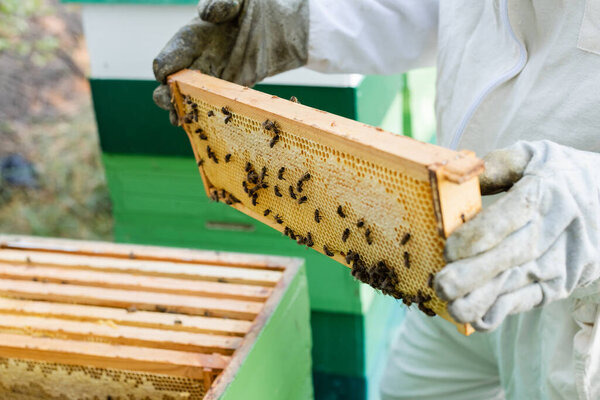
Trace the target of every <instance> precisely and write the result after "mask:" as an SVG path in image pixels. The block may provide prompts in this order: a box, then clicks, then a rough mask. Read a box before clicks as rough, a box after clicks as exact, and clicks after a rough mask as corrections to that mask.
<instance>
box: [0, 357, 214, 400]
mask: <svg viewBox="0 0 600 400" xmlns="http://www.w3.org/2000/svg"><path fill="white" fill-rule="evenodd" d="M0 393H2V396H3V397H2V399H3V400H29V399H32V400H33V399H79V400H84V399H90V400H92V399H98V400H107V399H110V400H130V399H144V400H183V399H186V400H193V399H202V398H203V397H204V394H205V389H204V383H203V382H202V381H200V380H195V379H190V378H184V377H177V376H168V375H160V374H155V373H152V374H145V373H143V372H135V371H127V370H117V369H111V368H95V367H87V366H83V365H68V364H60V363H52V362H43V361H31V360H23V359H18V358H0Z"/></svg>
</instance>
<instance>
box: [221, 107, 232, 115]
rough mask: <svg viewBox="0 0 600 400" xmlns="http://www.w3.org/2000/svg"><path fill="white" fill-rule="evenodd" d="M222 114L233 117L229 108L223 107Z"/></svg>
mask: <svg viewBox="0 0 600 400" xmlns="http://www.w3.org/2000/svg"><path fill="white" fill-rule="evenodd" d="M221 112H222V113H223V115H231V111H229V110H228V109H227V107H221Z"/></svg>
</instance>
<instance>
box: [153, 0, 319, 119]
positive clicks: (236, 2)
mask: <svg viewBox="0 0 600 400" xmlns="http://www.w3.org/2000/svg"><path fill="white" fill-rule="evenodd" d="M198 14H199V18H194V19H193V20H192V21H190V22H189V23H188V24H187V25H185V26H184V27H183V28H181V29H180V30H179V31H178V32H177V33H176V34H175V36H173V37H172V38H171V40H169V42H168V43H167V44H166V46H165V47H164V48H163V49H162V51H161V52H160V54H159V55H158V56H157V57H156V58H155V59H154V63H153V69H154V76H155V77H156V80H157V81H158V82H160V83H161V85H160V86H159V87H158V88H156V90H155V91H154V96H153V97H154V101H155V103H156V104H157V105H158V106H159V107H161V108H163V109H165V110H170V111H171V112H170V117H171V123H172V124H174V125H177V115H176V114H175V111H174V110H173V107H172V105H171V94H170V91H169V88H168V86H166V85H165V83H166V78H167V76H168V75H170V74H172V73H175V72H177V71H179V70H181V69H184V68H191V69H197V70H200V71H201V72H203V73H205V74H210V75H212V76H216V77H218V78H222V79H225V80H228V81H231V82H235V83H239V84H241V85H245V86H252V85H254V84H255V83H256V82H258V81H261V80H262V79H264V78H266V77H267V76H271V75H275V74H277V73H280V72H284V71H287V70H290V69H294V68H297V67H301V66H303V65H305V64H306V61H307V59H308V1H305V0H200V2H199V3H198Z"/></svg>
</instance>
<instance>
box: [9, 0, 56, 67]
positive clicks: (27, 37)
mask: <svg viewBox="0 0 600 400" xmlns="http://www.w3.org/2000/svg"><path fill="white" fill-rule="evenodd" d="M51 12H52V9H51V8H50V7H48V6H47V5H46V3H45V1H44V0H0V54H1V53H3V52H13V53H15V54H17V55H19V56H22V57H31V59H32V61H33V62H35V63H36V64H38V65H44V64H45V63H46V62H48V61H49V60H50V59H51V58H52V56H53V54H54V51H55V50H56V49H57V48H58V46H59V42H58V39H57V38H55V37H52V36H50V35H47V34H45V33H43V32H40V31H39V29H35V28H36V24H35V20H36V18H40V17H43V16H45V15H49V14H51Z"/></svg>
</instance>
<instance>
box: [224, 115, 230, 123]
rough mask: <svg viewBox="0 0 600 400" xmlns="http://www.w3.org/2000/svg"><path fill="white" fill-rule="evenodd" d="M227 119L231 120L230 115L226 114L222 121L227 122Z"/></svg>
mask: <svg viewBox="0 0 600 400" xmlns="http://www.w3.org/2000/svg"><path fill="white" fill-rule="evenodd" d="M229 121H231V115H228V116H226V117H225V118H223V122H225V124H228V123H229Z"/></svg>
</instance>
